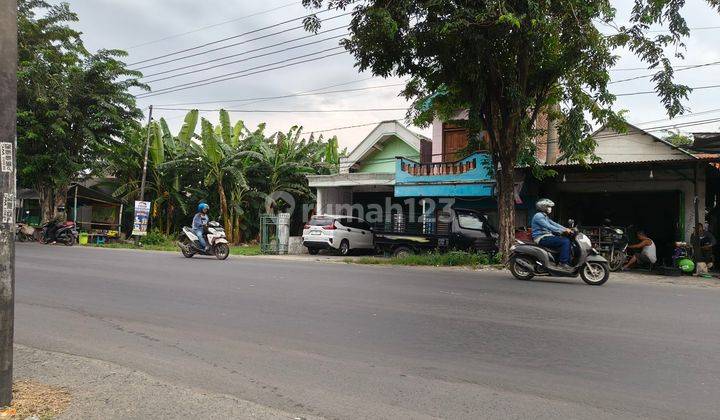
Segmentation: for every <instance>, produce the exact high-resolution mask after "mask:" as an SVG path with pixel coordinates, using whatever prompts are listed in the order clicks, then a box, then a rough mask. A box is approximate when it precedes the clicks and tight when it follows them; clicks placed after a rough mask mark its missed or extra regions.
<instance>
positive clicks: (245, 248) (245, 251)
mask: <svg viewBox="0 0 720 420" xmlns="http://www.w3.org/2000/svg"><path fill="white" fill-rule="evenodd" d="M81 246H88V247H92V248H115V249H136V250H139V251H167V252H180V248H179V247H178V246H177V245H176V244H175V243H172V244H159V245H158V244H155V245H149V244H143V245H142V246H135V244H128V243H113V244H104V245H97V244H87V245H81ZM230 255H245V256H253V255H261V252H260V245H237V246H231V247H230Z"/></svg>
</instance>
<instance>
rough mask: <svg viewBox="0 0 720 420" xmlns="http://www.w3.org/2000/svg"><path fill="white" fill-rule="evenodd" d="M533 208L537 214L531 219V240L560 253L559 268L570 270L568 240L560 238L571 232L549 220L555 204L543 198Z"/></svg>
mask: <svg viewBox="0 0 720 420" xmlns="http://www.w3.org/2000/svg"><path fill="white" fill-rule="evenodd" d="M535 207H536V208H537V210H538V212H537V213H535V216H533V218H532V225H531V227H532V238H533V241H534V242H535V243H536V244H538V245H540V246H542V247H545V248H551V249H557V250H559V251H560V255H559V258H558V263H559V264H560V267H561V268H565V269H569V268H570V265H569V264H570V239H569V238H568V237H566V236H560V235H562V234H563V233H571V232H572V231H571V230H570V229H568V228H566V227H565V226H563V225H561V224H559V223H555V222H553V221H552V220H550V213H552V208H553V207H555V203H553V202H552V200H549V199H547V198H543V199H541V200H539V201H538V202H537V203H536V204H535Z"/></svg>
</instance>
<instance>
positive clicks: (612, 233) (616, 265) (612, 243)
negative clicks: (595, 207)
mask: <svg viewBox="0 0 720 420" xmlns="http://www.w3.org/2000/svg"><path fill="white" fill-rule="evenodd" d="M600 237H601V241H603V242H605V243H607V244H609V245H606V246H605V247H604V248H603V249H601V250H599V251H600V254H601V255H602V256H604V257H605V258H606V259H607V260H608V263H609V264H610V271H620V269H621V268H622V267H623V265H624V264H625V262H626V261H627V259H628V254H627V246H628V242H629V241H628V237H627V235H626V234H625V230H624V229H621V228H619V227H616V226H609V225H605V226H602V227H601V228H600Z"/></svg>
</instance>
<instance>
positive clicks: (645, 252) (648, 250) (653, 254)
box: [623, 230, 657, 270]
mask: <svg viewBox="0 0 720 420" xmlns="http://www.w3.org/2000/svg"><path fill="white" fill-rule="evenodd" d="M637 237H638V241H639V242H638V243H636V244H633V245H628V249H634V250H640V252H637V253H635V254H634V255H633V256H632V257H630V260H629V261H628V262H627V263H626V264H625V265H624V266H623V270H629V269H630V268H631V267H633V266H635V265H636V264H637V263H638V262H641V263H644V264H649V265H652V264H655V262H656V261H657V249H656V248H655V242H653V240H652V239H650V238H649V237H648V236H647V234H646V233H645V231H642V230H639V231H638V232H637Z"/></svg>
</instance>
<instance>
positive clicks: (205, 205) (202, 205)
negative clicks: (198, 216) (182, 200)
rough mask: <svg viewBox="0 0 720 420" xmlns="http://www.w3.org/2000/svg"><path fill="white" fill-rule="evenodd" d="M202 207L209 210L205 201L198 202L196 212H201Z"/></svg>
mask: <svg viewBox="0 0 720 420" xmlns="http://www.w3.org/2000/svg"><path fill="white" fill-rule="evenodd" d="M204 209H208V210H210V206H208V204H207V203H200V204H198V213H202V211H203V210H204Z"/></svg>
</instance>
